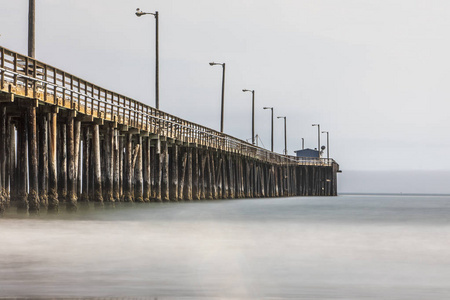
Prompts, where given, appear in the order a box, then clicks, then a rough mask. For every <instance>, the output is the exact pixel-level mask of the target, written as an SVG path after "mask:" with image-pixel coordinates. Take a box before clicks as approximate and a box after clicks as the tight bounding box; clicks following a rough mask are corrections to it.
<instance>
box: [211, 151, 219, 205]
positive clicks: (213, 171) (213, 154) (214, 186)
mask: <svg viewBox="0 0 450 300" xmlns="http://www.w3.org/2000/svg"><path fill="white" fill-rule="evenodd" d="M215 166H216V152H215V151H213V152H211V153H210V172H211V191H212V199H217V198H218V189H217V181H216V168H215Z"/></svg>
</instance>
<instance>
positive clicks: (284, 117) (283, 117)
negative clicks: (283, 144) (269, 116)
mask: <svg viewBox="0 0 450 300" xmlns="http://www.w3.org/2000/svg"><path fill="white" fill-rule="evenodd" d="M283 118H284V119H286V117H277V119H283Z"/></svg>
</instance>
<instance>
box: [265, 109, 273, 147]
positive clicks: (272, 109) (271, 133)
mask: <svg viewBox="0 0 450 300" xmlns="http://www.w3.org/2000/svg"><path fill="white" fill-rule="evenodd" d="M263 108H264V109H270V110H271V111H272V130H271V147H270V149H271V151H272V152H273V107H263Z"/></svg>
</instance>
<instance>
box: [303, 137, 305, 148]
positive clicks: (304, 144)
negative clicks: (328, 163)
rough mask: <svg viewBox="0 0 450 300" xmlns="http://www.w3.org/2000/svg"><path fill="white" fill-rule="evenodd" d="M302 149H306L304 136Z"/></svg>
mask: <svg viewBox="0 0 450 300" xmlns="http://www.w3.org/2000/svg"><path fill="white" fill-rule="evenodd" d="M302 150H305V139H304V138H302Z"/></svg>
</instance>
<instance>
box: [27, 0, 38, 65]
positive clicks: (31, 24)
mask: <svg viewBox="0 0 450 300" xmlns="http://www.w3.org/2000/svg"><path fill="white" fill-rule="evenodd" d="M35 12H36V2H35V0H29V8H28V56H29V57H35V47H34V45H35V32H36V31H35Z"/></svg>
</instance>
